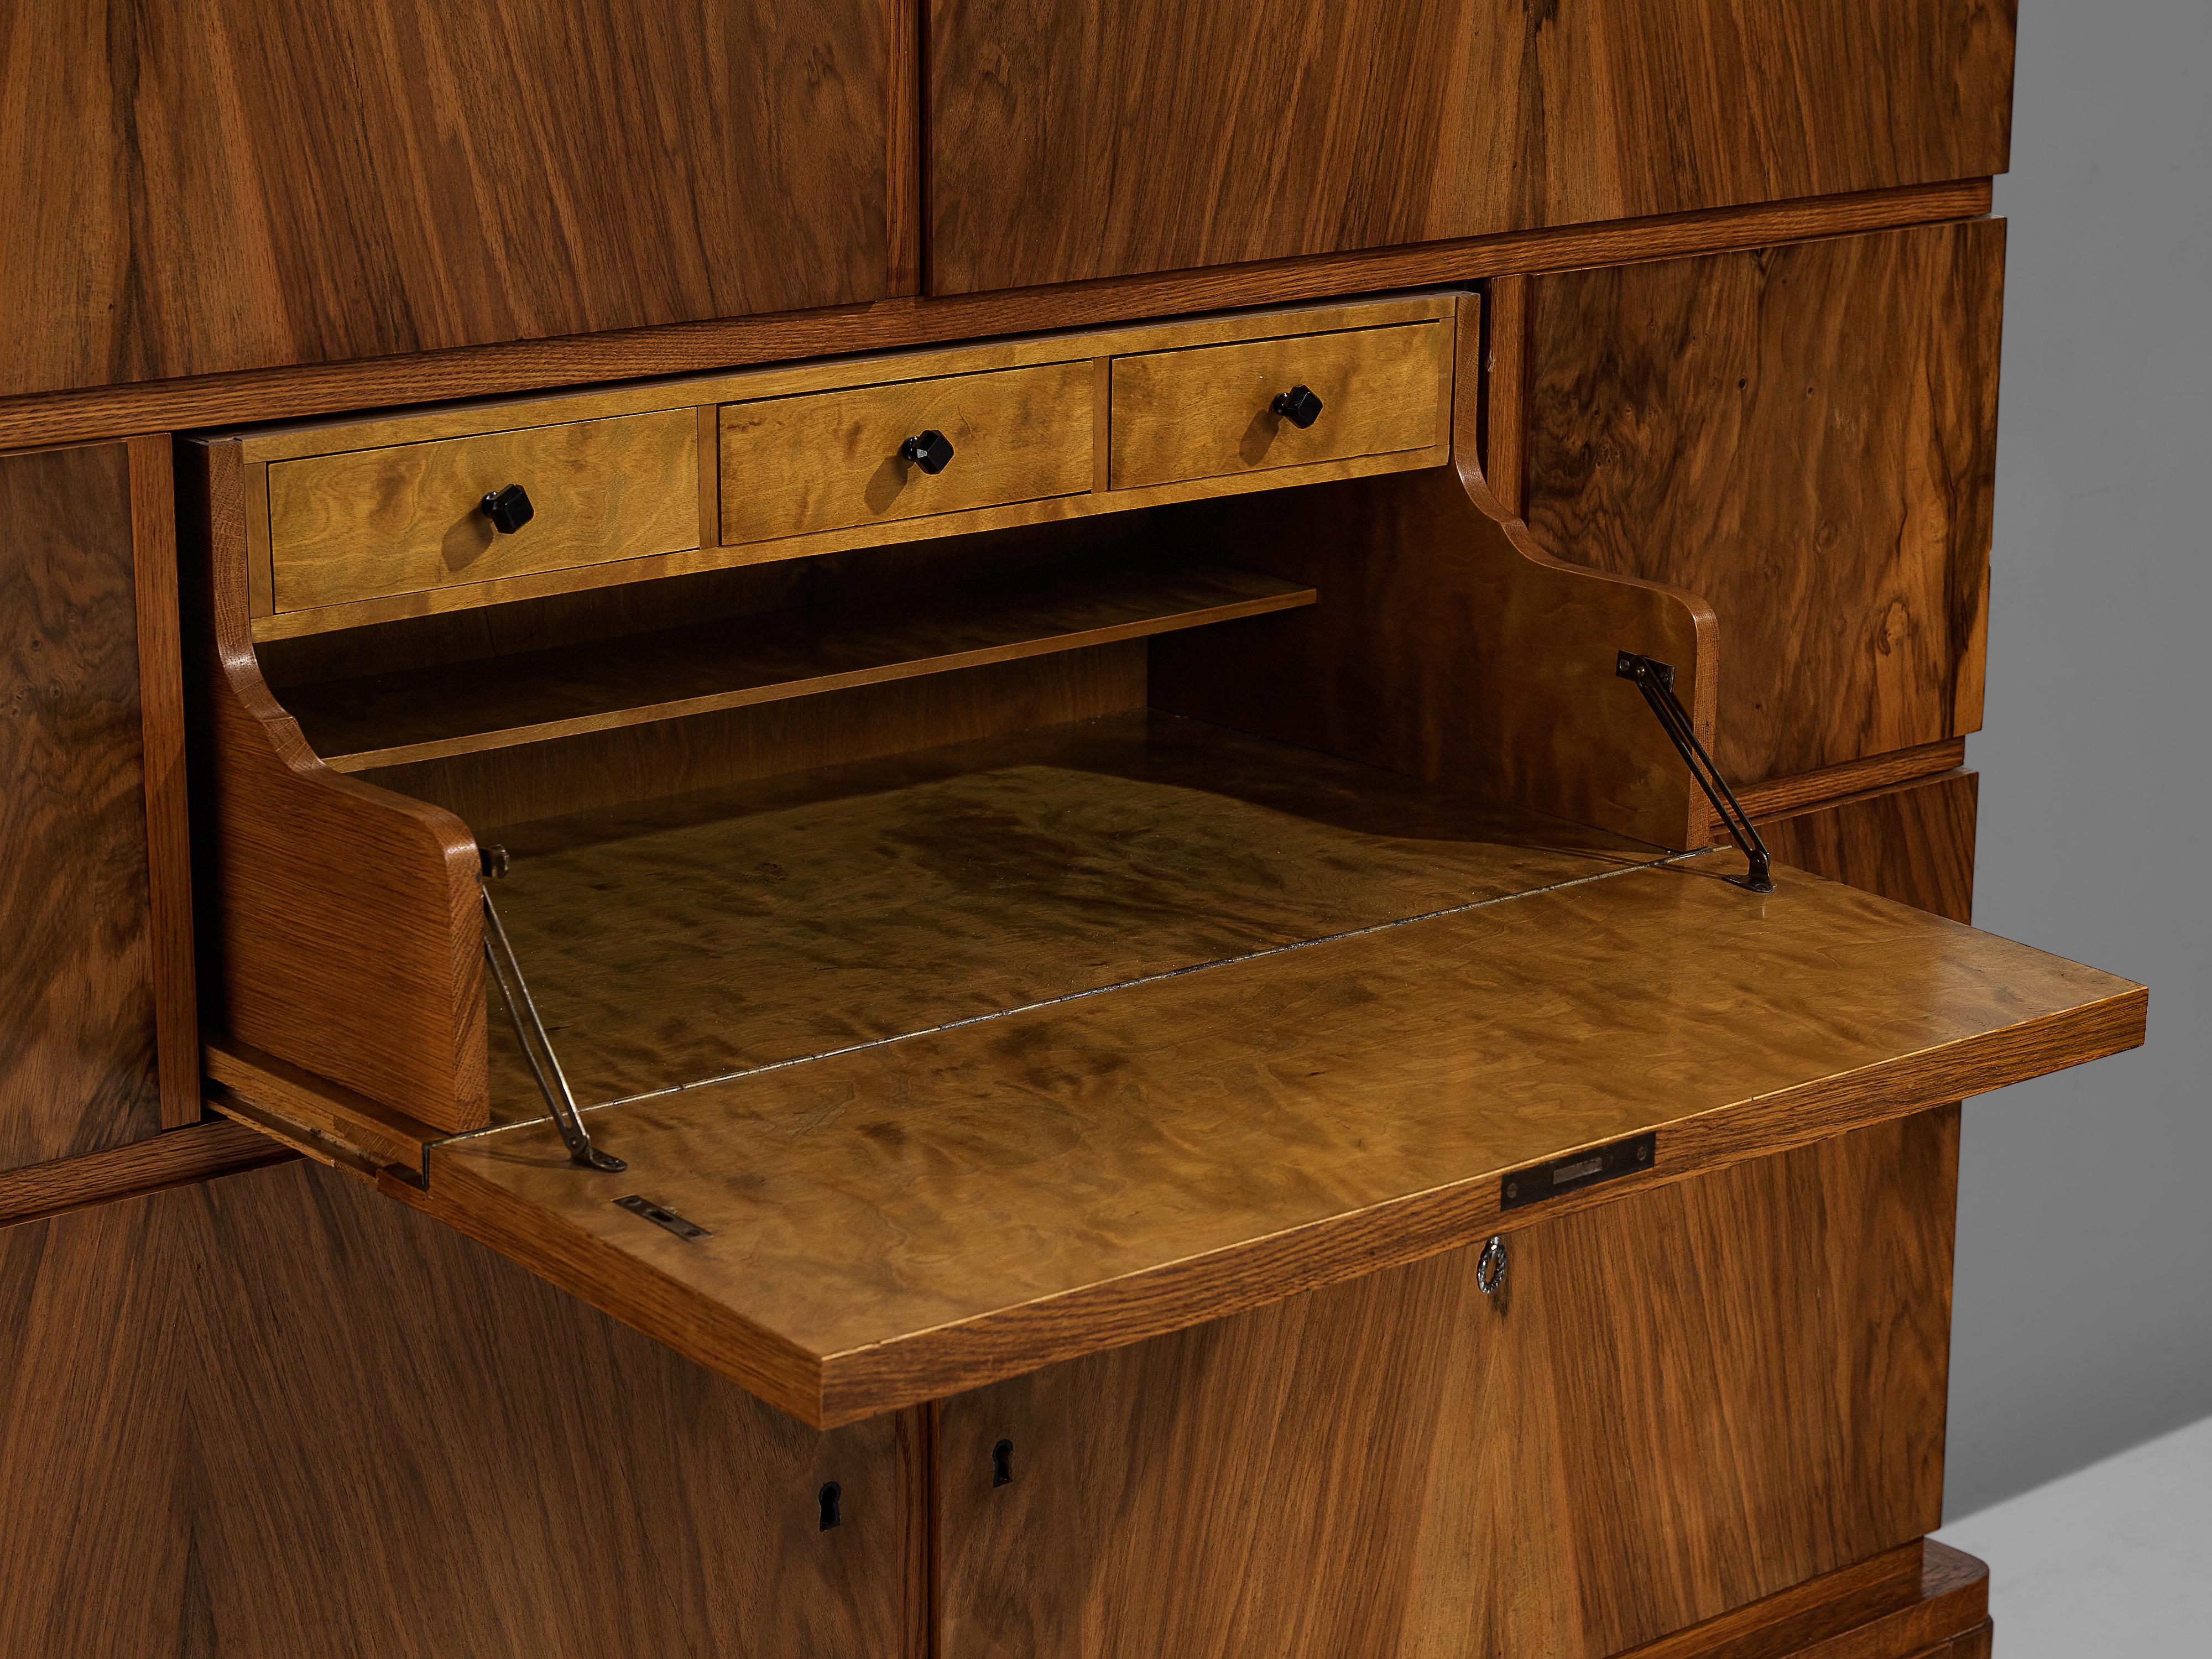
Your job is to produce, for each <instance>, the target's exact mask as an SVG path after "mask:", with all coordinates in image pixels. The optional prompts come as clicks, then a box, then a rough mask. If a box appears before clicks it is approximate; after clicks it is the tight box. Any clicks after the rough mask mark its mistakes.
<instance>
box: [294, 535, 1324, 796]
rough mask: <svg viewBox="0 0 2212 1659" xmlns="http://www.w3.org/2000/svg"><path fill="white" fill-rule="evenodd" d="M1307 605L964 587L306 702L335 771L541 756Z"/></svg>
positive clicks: (1106, 586) (1223, 572)
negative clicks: (675, 721) (548, 749)
mask: <svg viewBox="0 0 2212 1659" xmlns="http://www.w3.org/2000/svg"><path fill="white" fill-rule="evenodd" d="M1313 602H1314V590H1313V589H1312V588H1310V587H1305V586H1298V585H1297V584H1294V583H1291V582H1285V581H1280V580H1276V579H1275V578H1273V577H1271V576H1262V575H1257V574H1253V573H1251V572H1249V571H1243V570H1237V569H1232V568H1227V567H1224V566H1213V565H1205V566H1184V567H1179V568H1172V569H1156V568H1133V569H1132V568H1092V569H1086V570H1083V571H1079V572H1075V573H1072V574H1070V573H1062V574H1055V575H1053V576H1049V577H1045V578H1041V579H1038V580H1031V581H1024V582H1006V581H999V582H993V583H987V584H983V583H977V584H966V585H962V586H954V587H947V588H937V589H931V590H927V591H923V592H907V593H898V594H893V595H890V596H889V597H887V598H884V599H872V600H869V601H866V602H865V603H857V604H853V605H823V606H818V607H813V608H810V609H807V610H803V611H783V612H778V613H776V614H774V615H770V616H762V617H740V618H737V619H735V620H732V621H728V622H716V623H702V624H699V625H698V626H696V627H690V628H683V629H670V630H666V631H664V632H659V633H654V634H646V635H630V636H628V637H625V638H623V639H618V640H612V641H604V642H600V643H595V644H592V645H586V646H573V647H562V648H559V649H553V650H543V651H532V652H527V653H518V654H516V655H513V656H507V657H496V658H486V659H476V660H472V661H468V662H463V663H457V664H453V665H448V666H445V667H441V668H435V669H428V670H416V671H409V672H405V673H392V674H380V675H374V676H369V677H367V678H360V679H352V680H343V681H330V682H325V683H323V684H318V685H313V686H303V687H299V688H295V689H294V690H291V691H289V692H287V693H286V694H285V703H286V707H287V708H288V709H289V712H290V713H291V714H292V715H293V716H294V718H295V719H296V720H298V721H299V722H300V726H301V730H302V731H303V732H305V733H306V734H307V740H308V742H309V743H310V744H313V747H314V749H315V751H316V752H317V753H318V754H319V755H320V756H321V757H322V758H323V759H324V761H325V763H327V764H329V765H331V766H332V767H334V768H336V769H337V770H339V771H342V772H362V771H367V770H368V769H372V768H377V767H386V766H401V765H405V764H407V763H410V762H415V761H425V760H435V759H439V758H441V757H447V756H452V755H467V754H477V753H482V752H483V751H485V750H494V749H506V748H512V747H513V746H515V745H518V744H529V743H542V742H545V741H547V740H549V739H551V738H565V737H571V736H574V735H576V734H577V733H580V732H597V731H605V730H607V729H609V728H611V727H614V726H635V725H638V724H641V723H642V722H644V721H647V720H667V719H671V718H674V717H677V716H680V715H684V714H704V713H706V712H707V711H708V710H710V709H716V708H738V707H740V706H742V705H744V704H747V703H759V702H775V701H778V700H779V699H781V698H786V697H803V696H811V695H813V694H815V693H817V692H823V691H836V690H844V689H846V688H848V687H851V686H858V685H868V684H878V683H881V682H883V681H886V680H901V679H911V678H916V677H918V676H921V675H924V674H941V673H945V672H948V671H952V670H955V669H961V668H973V667H977V666H980V665H982V664H985V663H994V662H1006V661H1011V660H1012V659H1016V658H1021V657H1036V656H1044V655H1048V654H1050V653H1054V652H1060V651H1074V650H1079V649H1081V648H1083V647H1086V646H1093V645H1105V644H1109V643H1111V642H1113V641H1117V640H1131V639H1139V638H1142V637H1144V636H1146V635H1153V634H1166V633H1172V632H1175V631H1176V630H1179V629H1189V628H1203V627H1206V626H1207V625H1209V624H1211V623H1221V622H1231V621H1234V620H1236V619H1237V618H1238V617H1256V616H1261V615H1264V614H1266V613H1267V612H1269V611H1285V610H1291V609H1295V608H1296V607H1297V606H1300V605H1311V604H1312V603H1313Z"/></svg>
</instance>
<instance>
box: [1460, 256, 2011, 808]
mask: <svg viewBox="0 0 2212 1659" xmlns="http://www.w3.org/2000/svg"><path fill="white" fill-rule="evenodd" d="M1529 289H1530V294H1529V296H1528V329H1529V342H1528V353H1529V367H1528V377H1529V379H1528V387H1527V388H1526V398H1527V402H1526V405H1525V406H1526V409H1527V410H1528V414H1527V420H1528V425H1529V428H1530V431H1529V441H1528V480H1527V493H1526V498H1525V499H1526V501H1527V503H1528V506H1527V518H1528V526H1529V529H1530V530H1531V531H1532V532H1534V535H1535V537H1536V539H1537V540H1538V541H1539V542H1540V543H1541V544H1542V545H1543V546H1544V547H1545V549H1546V550H1547V551H1550V552H1552V553H1554V554H1556V555H1558V556H1559V557H1561V558H1564V559H1570V560H1574V561H1577V562H1583V563H1587V564H1592V565H1595V566H1596V567H1598V568H1600V569H1603V570H1609V571H1613V572H1615V573H1617V574H1623V575H1632V576H1641V577H1645V578H1648V579H1650V580H1654V581H1661V582H1668V583H1671V584H1674V585H1675V586H1681V587H1686V588H1689V589H1691V590H1692V592H1696V593H1699V594H1700V595H1702V596H1703V597H1704V598H1705V599H1706V600H1707V601H1708V602H1709V603H1711V605H1712V607H1713V609H1714V611H1715V612H1716V613H1717V615H1718V617H1719V618H1720V624H1721V641H1720V665H1721V666H1720V716H1719V727H1718V737H1719V741H1718V742H1717V744H1716V745H1715V751H1716V756H1717V758H1718V760H1719V762H1720V763H1721V766H1722V768H1723V770H1724V771H1726V772H1727V773H1728V775H1729V779H1730V781H1733V782H1734V783H1735V784H1736V785H1737V786H1738V787H1743V786H1745V785H1754V784H1759V783H1762V782H1766V781H1775V780H1779V779H1784V778H1790V777H1797V776H1802V775H1804V774H1807V773H1810V772H1814V771H1820V770H1824V769H1827V768H1830V767H1836V766H1847V765H1850V764H1852V763H1857V762H1860V761H1864V760H1868V759H1870V758H1872V757H1878V756H1882V755H1886V754H1892V753H1894V752H1896V751H1899V750H1907V749H1913V748H1919V747H1923V746H1924V745H1927V744H1940V743H1944V742H1948V741H1949V740H1951V739H1954V738H1960V737H1963V736H1964V735H1965V734H1966V733H1967V732H1972V731H1976V730H1978V729H1979V728H1980V726H1981V719H1982V671H1983V657H1984V629H1985V623H1986V621H1987V611H1988V602H1989V591H1988V590H1989V560H1990V513H1991V506H1990V502H1991V493H1992V489H1993V486H1994V483H1995V480H1996V414H1997V357H1998V345H1999V337H2000V335H2001V333H2002V313H2003V300H2004V226H2003V225H2002V223H2000V222H1996V221H1991V220H1980V221H1976V222H1971V223H1964V224H1953V225H1938V226H1932V227H1927V228H1919V229H1912V230H1900V231H1892V232H1887V233H1884V234H1877V235H1869V236H1854V237H1843V238H1838V239H1836V240H1830V241H1821V242H1808V243H1801V244H1797V245H1796V246H1785V247H1777V248H1767V249H1763V250H1759V251H1757V252H1748V253H1729V254H1720V255H1715V256H1712V257H1710V258H1696V259H1670V260H1661V261H1656V262H1654V263H1652V264H1639V265H1627V266H1622V267H1618V268H1615V269H1611V270H1577V271H1568V272H1565V273H1562V274H1560V275H1558V276H1542V277H1537V278H1534V279H1532V280H1531V281H1530V283H1529ZM1514 401H1516V399H1515V398H1514V397H1513V396H1511V395H1509V396H1508V397H1507V398H1505V399H1504V400H1503V401H1502V402H1501V403H1500V404H1498V405H1496V407H1497V408H1498V409H1499V410H1504V409H1507V408H1509V407H1510V405H1511V404H1512V403H1513V402H1514ZM1498 418H1499V419H1510V418H1512V417H1511V416H1510V415H1505V414H1500V415H1499V416H1498ZM1509 487H1510V486H1509ZM1952 763H1953V764H1956V760H1955V757H1954V759H1953V761H1952ZM1846 787H1850V786H1846ZM1857 787H1864V786H1863V785H1861V786H1857ZM1814 793H1815V794H1816V795H1817V794H1830V795H1832V794H1835V793H1841V792H1840V791H1839V790H1837V789H1834V788H1827V789H1820V790H1815V791H1814Z"/></svg>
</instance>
